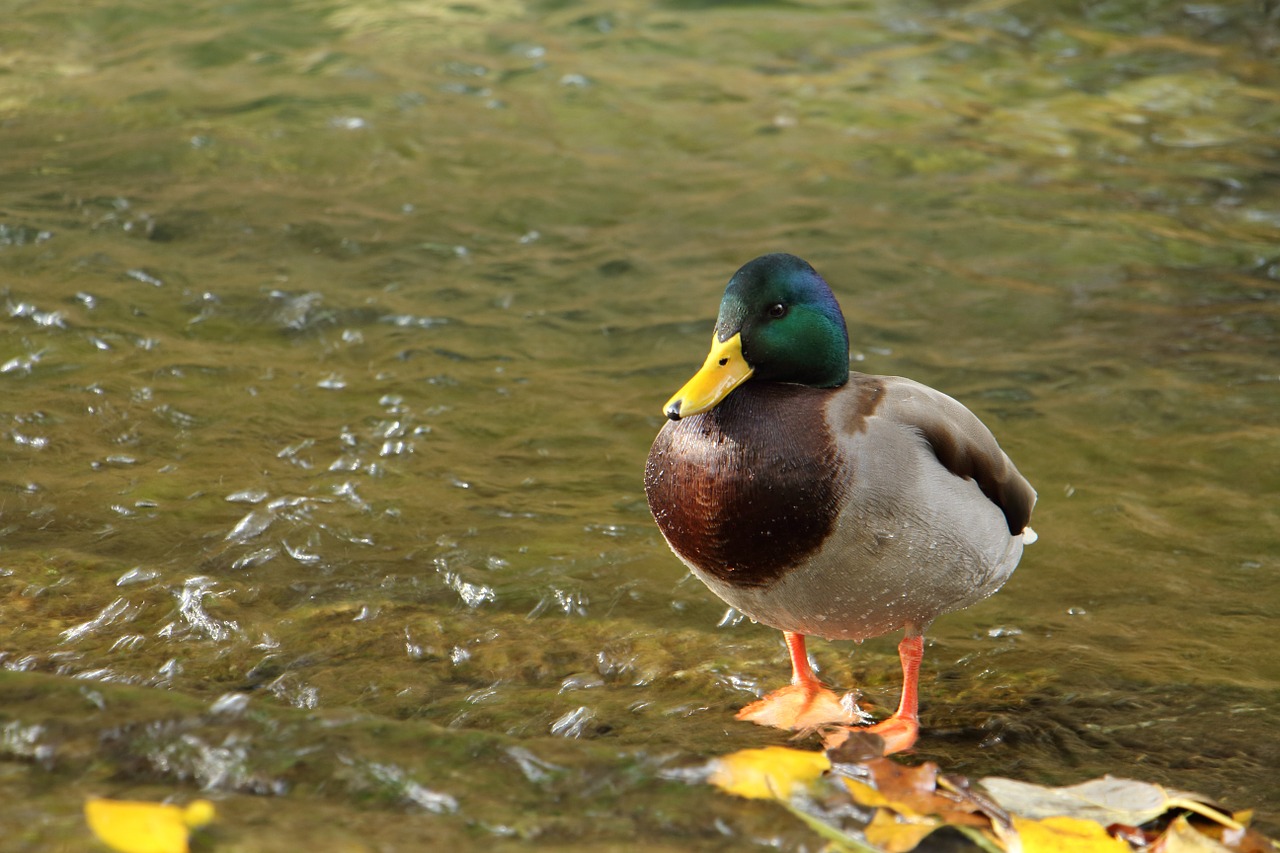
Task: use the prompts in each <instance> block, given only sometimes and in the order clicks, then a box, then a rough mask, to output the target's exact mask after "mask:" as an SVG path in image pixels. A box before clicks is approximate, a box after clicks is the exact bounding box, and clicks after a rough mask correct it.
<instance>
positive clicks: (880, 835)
mask: <svg viewBox="0 0 1280 853" xmlns="http://www.w3.org/2000/svg"><path fill="white" fill-rule="evenodd" d="M944 826H946V824H945V823H943V822H942V821H940V820H938V819H937V818H933V817H906V816H905V815H902V814H894V813H893V812H892V811H890V810H889V809H877V810H876V815H875V817H873V818H872V819H871V823H869V824H867V828H866V829H865V830H863V832H865V833H866V836H867V841H868V842H869V843H871V844H873V845H875V847H876V849H878V850H882V851H884V853H906V852H907V851H908V850H914V849H915V848H916V846H917V845H919V844H920V842H921V841H923V840H924V839H925V837H926V836H927V835H929V834H930V833H932V832H933V831H934V830H935V829H939V828H941V827H944Z"/></svg>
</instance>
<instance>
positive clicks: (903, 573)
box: [644, 254, 1036, 753]
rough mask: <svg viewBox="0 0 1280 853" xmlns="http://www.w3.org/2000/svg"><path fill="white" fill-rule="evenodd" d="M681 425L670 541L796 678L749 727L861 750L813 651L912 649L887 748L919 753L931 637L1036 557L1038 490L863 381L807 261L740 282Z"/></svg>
mask: <svg viewBox="0 0 1280 853" xmlns="http://www.w3.org/2000/svg"><path fill="white" fill-rule="evenodd" d="M663 412H664V413H665V414H666V416H667V418H668V421H667V422H666V423H665V424H664V425H663V427H662V429H661V431H660V432H659V433H658V437H657V439H655V441H654V442H653V447H652V449H651V450H650V451H649V458H648V462H647V463H646V465H645V475H644V483H645V494H646V495H647V497H648V500H649V508H650V510H651V511H652V513H653V517H654V519H655V520H656V521H657V523H658V527H659V529H660V530H661V531H662V535H663V536H664V537H665V538H666V540H667V543H668V544H669V545H670V546H671V549H672V550H673V551H674V552H675V553H676V556H678V557H679V558H680V559H681V560H682V561H683V562H684V563H685V565H687V566H688V567H689V569H690V570H692V572H693V574H694V575H696V576H697V577H698V578H699V579H700V580H701V581H702V582H703V583H705V584H706V585H707V586H708V587H710V589H711V591H712V592H714V593H715V594H716V595H717V596H719V597H720V598H722V599H724V601H725V602H726V603H728V604H729V605H730V606H731V607H733V608H735V609H736V610H738V611H739V612H741V613H743V614H745V615H746V616H748V617H750V618H751V619H753V620H755V621H757V622H761V623H763V624H765V625H769V626H771V627H773V628H777V629H778V630H780V631H782V632H783V636H784V639H785V641H786V646H787V649H788V652H789V654H790V658H791V668H792V676H791V684H790V685H788V686H786V687H783V688H781V689H779V690H775V691H773V692H772V693H769V694H768V695H766V696H765V697H764V698H762V699H760V700H759V701H756V702H753V703H752V704H750V705H748V706H747V707H745V708H743V709H742V710H741V711H739V712H738V719H742V720H750V721H753V722H756V723H760V724H762V725H771V726H777V727H779V728H784V729H793V730H808V729H819V728H822V727H824V726H826V727H831V726H833V725H834V726H835V727H836V728H844V729H846V730H851V729H852V727H853V724H855V723H858V722H860V721H861V719H862V716H861V712H860V711H859V710H858V709H857V708H856V707H854V706H853V704H852V702H851V701H848V700H847V699H846V700H841V699H840V698H839V697H837V696H836V695H835V693H833V692H832V691H831V690H830V689H828V688H827V687H825V686H824V685H823V684H822V683H821V682H820V681H819V680H818V678H817V677H816V676H815V675H814V672H813V669H812V667H811V665H810V662H809V657H808V652H807V650H806V647H805V638H806V637H807V636H816V637H823V638H826V639H830V640H864V639H867V638H869V637H877V636H881V635H884V634H888V633H891V632H894V631H898V630H901V631H903V632H904V633H903V639H902V641H901V643H899V645H898V654H899V657H900V659H901V662H902V676H903V686H902V698H901V701H900V702H899V705H898V709H897V710H896V711H895V712H894V713H893V715H892V716H890V717H889V718H888V719H886V720H884V721H883V722H881V723H879V724H877V725H874V726H870V727H869V730H870V731H872V732H874V733H875V734H877V735H879V736H880V737H881V738H883V741H884V743H883V749H884V752H886V753H891V752H898V751H901V750H904V749H908V748H910V747H911V746H912V745H913V744H914V743H915V741H916V738H917V737H918V734H919V718H918V710H917V683H918V676H919V668H920V659H921V656H922V654H923V648H924V640H923V632H924V631H925V630H926V629H927V628H928V627H929V625H930V623H932V622H933V620H934V619H936V618H937V617H938V616H940V615H942V614H943V613H949V612H951V611H953V610H958V609H960V608H963V607H967V606H969V605H971V604H973V603H975V602H977V601H980V600H981V599H983V598H986V597H987V596H989V595H991V594H992V593H993V592H995V591H996V590H997V589H999V588H1000V586H1001V585H1002V584H1004V582H1005V581H1006V580H1007V579H1008V578H1009V575H1010V574H1012V573H1013V570H1014V568H1015V567H1016V566H1017V565H1018V560H1019V559H1020V558H1021V556H1022V547H1023V545H1024V544H1028V543H1030V542H1031V541H1034V533H1032V531H1031V529H1030V528H1029V527H1028V526H1027V522H1028V521H1029V520H1030V518H1031V509H1032V507H1033V506H1034V505H1035V501H1036V493H1035V490H1034V489H1033V488H1032V487H1031V484H1030V483H1028V482H1027V481H1026V479H1025V478H1023V476H1022V475H1021V474H1019V473H1018V469H1017V468H1015V467H1014V465H1013V462H1011V461H1010V460H1009V457H1008V456H1006V455H1005V454H1004V452H1003V451H1002V450H1001V449H1000V446H999V445H998V444H997V443H996V440H995V438H994V437H993V436H992V434H991V431H990V430H988V429H987V427H986V426H984V425H983V423H982V422H981V421H980V420H978V418H977V417H976V416H975V415H974V414H973V413H972V412H970V411H969V410H968V409H966V408H965V407H964V406H963V405H961V404H960V403H958V402H956V401H955V400H953V399H952V398H950V397H948V396H947V395H946V394H943V393H942V392H940V391H935V390H934V389H932V388H929V387H927V386H925V385H921V384H920V383H919V382H913V381H912V380H910V379H903V378H901V377H898V376H870V375H866V374H862V373H851V372H850V371H849V335H848V331H847V329H846V327H845V320H844V315H843V314H842V313H841V311H840V306H839V304H838V303H837V302H836V298H835V296H834V295H833V294H832V292H831V288H830V287H828V285H827V283H826V282H825V281H824V280H823V279H822V277H821V276H820V275H818V273H817V272H816V271H815V270H814V268H813V267H812V266H810V265H809V264H808V263H807V262H806V261H804V260H802V259H800V258H798V257H796V256H794V255H788V254H772V255H764V256H763V257H759V258H756V259H755V260H753V261H751V262H750V263H748V264H746V265H745V266H743V267H742V268H741V269H740V270H738V271H737V273H735V274H734V276H733V278H731V279H730V280H729V284H728V287H727V288H726V289H725V292H724V299H723V300H722V301H721V303H720V314H719V317H718V319H717V320H716V327H715V332H714V333H713V335H712V340H711V352H710V354H709V355H708V356H707V359H706V362H705V363H704V364H703V366H702V369H701V370H699V371H698V372H697V374H695V375H694V377H693V378H692V379H690V380H689V382H688V383H686V384H685V385H684V387H682V388H681V389H680V390H679V391H677V392H676V393H675V395H674V396H673V397H672V398H671V399H670V400H669V401H668V402H667V403H666V405H665V406H664V407H663Z"/></svg>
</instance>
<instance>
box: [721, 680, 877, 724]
mask: <svg viewBox="0 0 1280 853" xmlns="http://www.w3.org/2000/svg"><path fill="white" fill-rule="evenodd" d="M737 718H738V719H739V720H744V721H747V722H752V723H755V724H756V725H759V726H772V727H773V728H775V729H786V730H788V731H808V730H812V729H817V728H820V727H823V726H827V725H831V724H845V725H849V724H853V723H858V722H861V721H862V720H864V719H865V717H864V716H863V713H862V711H861V709H859V708H858V706H857V704H856V703H855V702H854V701H853V694H852V693H846V694H844V695H843V696H837V695H836V693H835V692H834V691H832V690H829V689H827V688H826V687H823V686H822V685H821V684H819V683H818V682H816V681H814V682H805V683H801V684H788V685H787V686H786V687H780V688H778V689H777V690H775V691H773V692H772V693H770V694H768V695H767V696H765V697H764V698H763V699H759V700H757V701H755V702H752V703H751V704H750V705H748V706H746V707H745V708H743V709H742V710H741V711H739V712H738V715H737Z"/></svg>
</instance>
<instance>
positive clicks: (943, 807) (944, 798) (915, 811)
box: [837, 758, 992, 827]
mask: <svg viewBox="0 0 1280 853" xmlns="http://www.w3.org/2000/svg"><path fill="white" fill-rule="evenodd" d="M837 766H838V765H837ZM858 769H859V773H858V775H860V776H862V777H863V779H857V778H846V779H845V780H844V782H845V786H846V787H847V788H848V789H849V794H850V795H851V796H852V797H853V800H854V802H856V803H858V804H859V805H863V806H870V807H883V808H888V809H892V810H893V811H894V812H896V813H897V814H899V815H900V816H902V817H904V818H907V819H921V818H924V817H928V816H932V817H937V818H941V819H942V820H943V821H944V822H946V823H948V824H950V825H953V826H983V827H985V826H989V825H990V823H991V820H992V818H991V817H990V816H989V815H985V814H980V813H979V812H981V811H982V806H981V804H980V803H979V802H978V800H977V799H976V798H975V797H972V796H967V795H965V794H957V793H951V792H945V791H944V792H939V790H938V765H936V764H934V763H933V762H932V761H927V762H925V763H924V764H921V765H919V766H917V767H910V766H908V765H905V764H899V763H898V762H896V761H893V760H891V759H888V758H877V759H875V760H873V761H867V762H865V763H863V764H860V765H858ZM864 780H865V781H864Z"/></svg>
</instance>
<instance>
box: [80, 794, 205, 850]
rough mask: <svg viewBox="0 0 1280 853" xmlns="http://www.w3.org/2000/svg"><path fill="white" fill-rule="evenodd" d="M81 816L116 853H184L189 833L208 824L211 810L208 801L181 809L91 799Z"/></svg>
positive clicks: (159, 805) (197, 802)
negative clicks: (117, 852)
mask: <svg viewBox="0 0 1280 853" xmlns="http://www.w3.org/2000/svg"><path fill="white" fill-rule="evenodd" d="M84 816H85V820H86V821H88V823H89V829H91V830H93V834H94V835H96V836H97V837H98V840H99V841H101V842H102V843H103V844H106V845H107V846H108V847H110V848H111V849H113V850H118V851H120V853H187V839H188V836H189V835H190V833H191V830H192V829H196V828H198V827H201V826H204V825H205V824H207V823H210V822H212V820H213V818H214V810H213V804H212V803H210V802H209V801H208V800H196V801H194V802H192V803H191V804H190V805H187V806H186V807H182V806H175V805H169V804H167V803H146V802H135V801H130V800H107V799H102V798H100V797H92V798H90V799H89V800H88V801H86V802H85V804H84Z"/></svg>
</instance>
